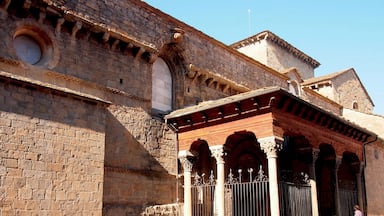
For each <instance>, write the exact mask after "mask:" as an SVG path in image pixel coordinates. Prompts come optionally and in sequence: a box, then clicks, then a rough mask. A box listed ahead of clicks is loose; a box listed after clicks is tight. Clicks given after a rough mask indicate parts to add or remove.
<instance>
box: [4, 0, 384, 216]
mask: <svg viewBox="0 0 384 216" xmlns="http://www.w3.org/2000/svg"><path fill="white" fill-rule="evenodd" d="M0 36H1V40H0V215H2V216H8V215H55V216H58V215H87V216H89V215H105V216H112V215H113V216H117V215H132V216H138V215H142V216H152V215H169V216H176V215H178V216H181V215H185V216H192V215H193V216H199V215H204V216H209V215H220V216H224V215H225V216H229V215H239V216H240V215H241V216H246V215H271V216H278V215H287V216H288V215H322V216H328V215H338V216H341V215H351V214H352V211H353V206H354V205H359V206H360V207H361V209H362V210H363V211H364V212H365V213H366V214H367V215H384V207H383V205H382V203H383V202H384V198H383V196H382V192H383V191H384V186H383V184H382V182H381V180H382V179H383V178H384V166H382V164H383V163H384V141H383V139H384V129H383V128H384V127H383V124H384V117H383V116H380V115H376V114H374V113H372V110H373V107H374V101H372V99H371V98H370V96H369V94H368V92H367V91H366V89H365V87H364V84H363V83H362V82H361V81H360V79H359V76H358V73H364V71H355V70H354V69H353V68H346V69H343V68H341V69H340V71H336V72H332V71H331V72H330V73H329V74H328V75H326V76H321V77H315V75H314V74H315V73H314V71H315V69H316V68H317V67H318V66H319V65H320V63H319V62H318V61H316V60H315V59H313V58H312V57H310V56H308V55H307V54H305V53H303V52H302V51H300V50H299V49H298V48H296V47H294V46H293V45H291V44H290V43H289V42H287V41H285V40H284V39H282V38H280V37H279V36H278V35H276V34H274V33H273V32H271V31H268V30H266V31H263V32H260V33H258V34H256V35H253V36H251V37H249V38H246V39H244V40H241V41H238V42H236V43H233V44H229V45H227V44H223V43H222V42H220V41H217V40H215V39H214V38H212V37H210V36H208V35H206V34H204V33H203V32H201V31H199V30H197V29H195V28H194V27H192V26H189V25H188V24H186V23H183V22H181V21H179V20H177V19H175V18H173V17H171V16H169V15H167V14H165V13H163V12H162V11H160V10H158V9H156V8H153V7H151V6H150V5H148V4H147V3H145V2H143V1H140V0H123V1H121V0H120V1H118V0H103V1H100V0H99V1H97V0H76V1H75V0H0Z"/></svg>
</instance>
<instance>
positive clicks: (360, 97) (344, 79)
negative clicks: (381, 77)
mask: <svg viewBox="0 0 384 216" xmlns="http://www.w3.org/2000/svg"><path fill="white" fill-rule="evenodd" d="M332 84H333V86H334V89H335V92H336V94H335V101H336V102H338V103H339V104H341V105H343V106H344V107H345V108H347V109H353V103H354V102H356V103H357V108H356V110H357V111H359V112H363V113H372V110H373V104H372V102H371V101H370V100H369V95H368V94H367V92H366V91H365V89H364V86H362V85H361V83H360V80H359V78H357V77H356V74H355V73H353V72H349V73H343V74H341V75H340V76H337V77H336V78H335V79H334V80H333V82H332Z"/></svg>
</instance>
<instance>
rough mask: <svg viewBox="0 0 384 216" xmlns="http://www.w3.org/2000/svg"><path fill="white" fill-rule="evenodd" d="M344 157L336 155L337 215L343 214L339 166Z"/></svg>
mask: <svg viewBox="0 0 384 216" xmlns="http://www.w3.org/2000/svg"><path fill="white" fill-rule="evenodd" d="M342 159H343V157H342V156H337V155H336V161H335V162H336V163H335V202H336V215H339V216H340V215H341V206H340V192H339V177H338V175H337V173H338V171H339V166H340V164H341V162H342Z"/></svg>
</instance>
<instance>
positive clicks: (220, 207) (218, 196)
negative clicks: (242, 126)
mask: <svg viewBox="0 0 384 216" xmlns="http://www.w3.org/2000/svg"><path fill="white" fill-rule="evenodd" d="M210 149H211V152H212V155H213V156H214V157H215V159H216V166H217V180H216V187H215V215H217V216H224V208H225V206H224V202H225V197H224V180H225V174H224V158H223V156H224V150H223V146H222V145H220V146H212V147H211V148H210Z"/></svg>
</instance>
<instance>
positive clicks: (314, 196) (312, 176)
mask: <svg viewBox="0 0 384 216" xmlns="http://www.w3.org/2000/svg"><path fill="white" fill-rule="evenodd" d="M319 153H320V150H319V149H312V164H311V168H310V169H309V171H310V173H309V175H310V179H309V184H310V185H311V200H312V216H318V215H319V206H318V201H317V184H316V161H317V158H318V157H319Z"/></svg>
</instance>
